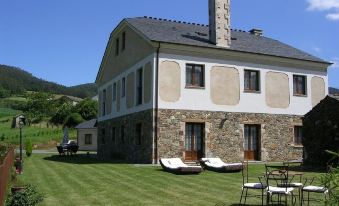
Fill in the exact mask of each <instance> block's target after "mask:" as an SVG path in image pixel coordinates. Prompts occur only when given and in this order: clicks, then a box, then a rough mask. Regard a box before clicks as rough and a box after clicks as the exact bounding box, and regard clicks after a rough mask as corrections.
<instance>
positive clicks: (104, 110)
mask: <svg viewBox="0 0 339 206" xmlns="http://www.w3.org/2000/svg"><path fill="white" fill-rule="evenodd" d="M106 95H107V94H106V89H104V90H103V92H102V111H101V113H102V116H105V115H106Z"/></svg>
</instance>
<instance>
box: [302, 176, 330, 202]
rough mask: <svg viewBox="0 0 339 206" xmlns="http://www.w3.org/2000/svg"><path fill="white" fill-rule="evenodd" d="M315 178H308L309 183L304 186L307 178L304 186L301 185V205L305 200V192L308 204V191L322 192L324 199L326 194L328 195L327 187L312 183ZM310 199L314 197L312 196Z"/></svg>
mask: <svg viewBox="0 0 339 206" xmlns="http://www.w3.org/2000/svg"><path fill="white" fill-rule="evenodd" d="M316 179H317V178H315V177H313V178H312V179H311V180H310V183H309V185H308V186H306V184H307V182H308V179H306V181H305V186H303V187H302V189H301V205H303V204H304V202H305V199H304V193H307V205H310V193H318V194H323V195H324V198H325V200H326V198H327V196H328V195H329V194H328V189H327V188H326V187H323V186H316V185H314V184H313V183H314V181H315V180H316ZM312 199H314V198H312Z"/></svg>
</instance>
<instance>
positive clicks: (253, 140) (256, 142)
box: [244, 125, 261, 160]
mask: <svg viewBox="0 0 339 206" xmlns="http://www.w3.org/2000/svg"><path fill="white" fill-rule="evenodd" d="M260 128H261V126H260V125H244V158H245V159H246V160H260Z"/></svg>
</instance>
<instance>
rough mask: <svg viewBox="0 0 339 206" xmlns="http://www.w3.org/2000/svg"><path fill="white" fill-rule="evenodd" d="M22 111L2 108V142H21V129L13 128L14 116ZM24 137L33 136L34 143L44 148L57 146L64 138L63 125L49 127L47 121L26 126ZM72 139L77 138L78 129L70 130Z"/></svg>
mask: <svg viewBox="0 0 339 206" xmlns="http://www.w3.org/2000/svg"><path fill="white" fill-rule="evenodd" d="M19 113H20V111H17V110H12V109H7V108H0V143H1V140H2V139H4V142H6V143H11V144H16V145H17V144H19V135H20V132H19V129H12V128H11V124H12V118H13V117H14V116H15V115H17V114H19ZM23 136H24V138H31V139H32V142H33V144H34V145H38V146H40V147H42V148H45V147H51V146H53V147H54V146H55V144H56V143H58V142H61V140H62V138H63V130H62V127H61V126H60V127H55V126H54V127H53V128H52V127H51V126H49V127H47V125H46V123H42V124H37V125H32V126H25V127H24V129H23ZM69 136H70V139H76V130H75V129H70V130H69Z"/></svg>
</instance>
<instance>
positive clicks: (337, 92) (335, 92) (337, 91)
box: [329, 87, 339, 94]
mask: <svg viewBox="0 0 339 206" xmlns="http://www.w3.org/2000/svg"><path fill="white" fill-rule="evenodd" d="M329 91H330V94H339V89H336V88H333V87H330V88H329Z"/></svg>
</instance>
